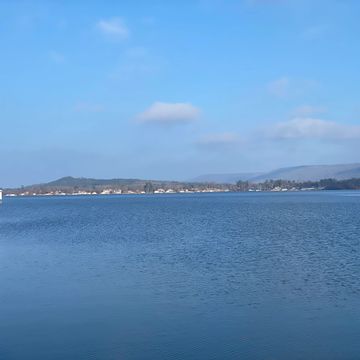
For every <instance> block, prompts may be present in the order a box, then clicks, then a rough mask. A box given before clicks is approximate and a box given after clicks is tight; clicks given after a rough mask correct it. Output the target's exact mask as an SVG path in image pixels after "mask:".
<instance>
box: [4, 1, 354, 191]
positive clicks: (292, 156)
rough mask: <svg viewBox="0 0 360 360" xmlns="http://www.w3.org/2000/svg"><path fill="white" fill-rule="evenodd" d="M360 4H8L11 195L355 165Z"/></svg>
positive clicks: (7, 177)
mask: <svg viewBox="0 0 360 360" xmlns="http://www.w3.org/2000/svg"><path fill="white" fill-rule="evenodd" d="M359 13H360V2H359V1H357V0H181V1H180V0H173V1H166V0H152V1H147V0H143V1H141V0H132V1H130V0H125V1H111V0H107V1H100V0H99V1H91V0H87V1H85V0H84V1H81V0H78V1H60V0H59V1H50V0H49V1H31V0H26V1H16V0H0V16H1V21H0V55H1V56H0V84H1V86H0V126H1V128H0V129H1V130H0V131H1V138H0V186H3V187H6V186H19V185H27V184H32V183H39V182H46V181H50V180H53V179H56V178H59V177H62V176H82V177H94V178H144V179H169V180H172V179H177V180H187V179H191V178H193V177H196V176H198V175H202V174H208V173H209V174H213V173H240V172H257V171H268V170H272V169H274V168H278V167H286V166H295V165H307V164H336V163H352V162H359V153H360V101H359V94H360V85H359V84H360V71H359V63H360V61H359V60H360V43H359V34H360V22H359V21H358V19H359Z"/></svg>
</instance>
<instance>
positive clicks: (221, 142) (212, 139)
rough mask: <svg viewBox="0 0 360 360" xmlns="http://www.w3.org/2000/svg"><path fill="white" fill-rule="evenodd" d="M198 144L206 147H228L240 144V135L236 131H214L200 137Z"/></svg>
mask: <svg viewBox="0 0 360 360" xmlns="http://www.w3.org/2000/svg"><path fill="white" fill-rule="evenodd" d="M196 144H197V145H199V146H202V147H206V148H215V149H219V148H228V147H232V146H233V145H238V144H240V137H239V135H238V134H237V133H234V132H222V133H212V134H206V135H203V136H202V137H200V139H198V141H197V142H196Z"/></svg>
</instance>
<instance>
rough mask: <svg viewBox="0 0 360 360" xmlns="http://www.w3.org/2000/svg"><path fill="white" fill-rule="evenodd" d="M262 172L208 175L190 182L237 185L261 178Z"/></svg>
mask: <svg viewBox="0 0 360 360" xmlns="http://www.w3.org/2000/svg"><path fill="white" fill-rule="evenodd" d="M260 175H262V173H260V172H256V173H255V172H250V173H237V174H206V175H200V176H197V177H196V178H193V179H191V180H190V182H210V183H217V184H220V183H228V184H235V183H236V182H237V181H239V180H243V181H246V180H250V179H253V178H255V177H256V176H260Z"/></svg>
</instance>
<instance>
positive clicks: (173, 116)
mask: <svg viewBox="0 0 360 360" xmlns="http://www.w3.org/2000/svg"><path fill="white" fill-rule="evenodd" d="M199 114H200V110H199V109H198V108H197V107H195V106H193V105H191V104H189V103H165V102H155V103H154V104H152V105H151V106H150V107H149V108H148V109H146V110H145V111H144V112H142V113H140V114H139V115H137V116H136V120H137V121H138V122H140V123H154V124H162V125H171V124H179V123H188V122H192V121H194V120H196V119H197V117H198V116H199Z"/></svg>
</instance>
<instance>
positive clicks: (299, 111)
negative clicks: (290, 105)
mask: <svg viewBox="0 0 360 360" xmlns="http://www.w3.org/2000/svg"><path fill="white" fill-rule="evenodd" d="M326 112H327V109H326V107H324V106H313V105H302V106H298V107H297V108H295V109H294V110H293V111H292V114H293V115H294V116H295V117H306V116H310V115H315V114H323V113H326Z"/></svg>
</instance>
